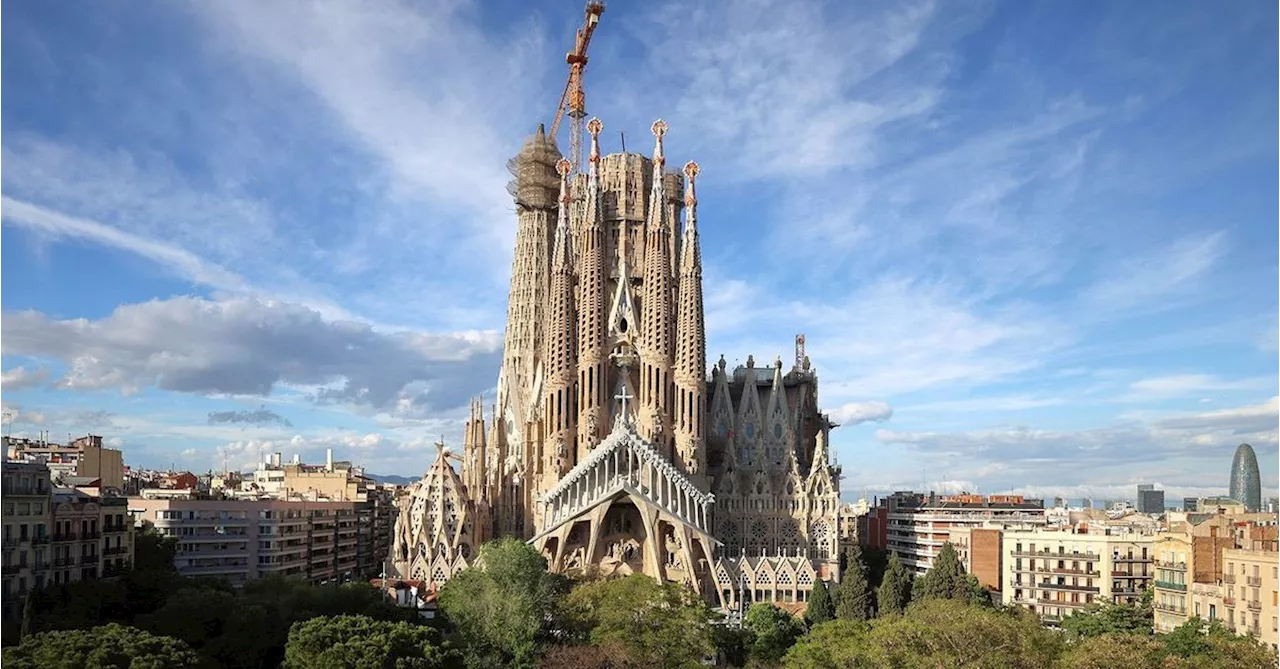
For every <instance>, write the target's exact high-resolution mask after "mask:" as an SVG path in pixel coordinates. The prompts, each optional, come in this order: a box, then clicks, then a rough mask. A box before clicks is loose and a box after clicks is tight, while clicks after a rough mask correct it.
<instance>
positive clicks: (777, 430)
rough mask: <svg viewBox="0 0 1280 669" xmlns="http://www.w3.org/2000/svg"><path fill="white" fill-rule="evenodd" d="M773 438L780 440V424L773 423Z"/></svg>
mask: <svg viewBox="0 0 1280 669" xmlns="http://www.w3.org/2000/svg"><path fill="white" fill-rule="evenodd" d="M773 437H774V438H775V439H781V438H782V423H775V424H774V426H773Z"/></svg>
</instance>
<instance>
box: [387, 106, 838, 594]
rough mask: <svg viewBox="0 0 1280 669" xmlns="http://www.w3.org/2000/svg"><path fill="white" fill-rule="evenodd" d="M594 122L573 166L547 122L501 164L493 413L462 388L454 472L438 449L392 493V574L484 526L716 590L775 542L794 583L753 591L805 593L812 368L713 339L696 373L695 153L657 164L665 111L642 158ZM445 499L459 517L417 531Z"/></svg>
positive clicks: (430, 560) (473, 536) (404, 572)
mask: <svg viewBox="0 0 1280 669" xmlns="http://www.w3.org/2000/svg"><path fill="white" fill-rule="evenodd" d="M588 130H589V132H590V134H591V152H590V168H589V171H588V173H587V174H585V175H583V174H576V175H575V174H571V173H570V170H571V166H570V165H569V163H568V161H564V160H560V159H559V154H558V152H557V151H556V149H555V146H554V144H552V143H551V141H550V140H548V139H547V138H546V137H545V136H544V135H543V134H542V133H541V130H540V131H539V133H538V134H537V135H535V136H534V137H533V138H532V139H530V140H529V141H528V142H527V143H526V144H525V147H524V149H523V150H522V151H521V153H520V155H518V156H517V157H516V158H515V159H513V161H512V162H511V164H510V168H511V170H512V172H513V174H514V175H515V177H516V179H515V181H514V182H513V184H512V186H511V188H510V191H511V192H512V194H513V195H514V196H515V199H516V210H517V219H518V221H517V231H516V242H515V254H514V258H513V261H512V277H511V290H510V300H509V303H508V313H507V327H506V335H505V344H504V352H503V361H502V368H501V370H500V374H499V380H498V389H497V398H496V403H495V405H494V406H493V407H492V411H491V412H490V415H489V416H488V417H487V419H486V417H485V416H484V411H483V407H481V406H480V405H479V404H478V403H477V404H473V406H472V412H471V417H470V420H469V421H468V423H467V427H466V436H465V443H464V448H463V455H462V458H461V459H462V467H461V470H462V471H461V475H460V476H455V475H454V474H453V473H452V472H453V469H452V467H451V466H450V465H449V464H448V463H447V462H446V457H445V456H444V451H443V450H442V452H441V455H440V456H439V457H437V460H436V463H435V464H433V466H432V468H431V471H429V472H428V474H427V477H426V478H424V479H423V482H422V483H420V484H417V485H416V486H415V487H414V491H413V493H412V495H411V496H412V497H413V500H414V501H413V502H412V503H411V504H409V505H408V506H406V507H404V508H402V513H401V516H400V521H399V523H398V525H397V530H396V537H397V546H398V547H399V548H398V550H397V560H396V564H397V568H398V569H400V571H401V573H400V575H401V576H402V577H405V578H415V579H422V580H426V581H432V580H434V577H433V575H432V574H433V573H434V570H435V567H434V566H431V567H430V568H429V569H428V568H427V565H436V564H437V561H439V560H441V559H443V560H444V562H441V563H440V564H441V565H446V566H445V567H444V568H443V569H444V570H445V571H447V570H448V569H451V568H456V567H457V565H458V564H460V563H459V562H458V560H459V559H460V558H461V560H462V561H463V562H465V560H466V559H467V553H466V552H467V551H474V549H475V547H476V545H477V542H480V541H484V540H487V539H490V538H494V537H497V536H517V537H521V538H524V539H526V540H528V541H530V542H531V543H532V544H533V545H534V546H535V547H536V548H537V549H538V550H539V551H541V552H542V553H543V554H544V555H546V556H547V559H548V561H549V563H550V565H551V568H552V569H555V570H560V571H566V572H568V571H574V570H584V569H587V568H595V569H599V570H601V571H603V572H605V573H633V572H635V573H646V574H650V575H652V576H654V577H655V578H660V579H666V580H672V581H677V582H683V583H686V584H688V585H689V586H690V587H692V588H694V589H695V590H698V591H699V592H702V593H704V594H705V595H706V596H707V597H708V599H715V598H716V597H715V596H714V595H713V593H714V592H719V593H720V596H719V599H720V600H722V601H721V603H722V604H725V605H726V606H727V605H728V604H729V602H727V601H723V600H724V597H725V594H724V593H725V592H727V591H729V590H732V588H724V587H722V586H723V584H718V583H717V576H716V575H717V574H720V573H723V574H728V575H732V577H733V578H734V579H739V578H741V576H742V575H743V574H752V575H755V574H757V573H760V574H763V573H764V572H761V571H760V568H759V566H758V565H759V564H764V563H762V562H761V560H762V559H764V558H774V559H775V560H774V561H779V560H781V562H785V563H786V564H788V565H789V566H788V567H787V569H785V570H783V571H785V573H787V574H788V576H787V577H786V578H788V579H791V581H792V583H790V584H782V585H786V586H788V587H777V586H780V584H779V583H778V582H777V581H776V580H774V581H773V582H772V585H771V586H770V587H759V588H756V587H752V588H750V590H751V591H752V592H753V595H756V594H759V593H764V592H768V593H770V594H769V595H768V596H769V597H770V598H773V597H780V598H782V599H784V600H785V599H788V598H789V599H791V600H792V601H795V600H798V599H804V595H803V594H797V592H807V590H808V589H809V588H810V587H812V582H813V578H814V577H815V575H819V576H818V577H826V578H836V577H837V574H836V570H837V560H838V554H839V550H840V541H839V536H840V533H839V475H840V471H839V468H837V467H835V466H833V465H832V464H831V462H830V456H829V452H828V448H827V444H828V439H829V433H830V430H831V428H833V427H834V425H833V424H832V423H830V422H829V421H828V420H827V418H826V416H825V415H824V414H823V413H822V412H821V411H820V410H819V409H818V406H817V376H816V373H815V372H814V370H813V369H812V368H811V367H810V365H809V361H808V359H807V358H804V357H803V356H802V355H798V356H797V360H796V362H795V364H794V365H793V366H792V368H791V369H789V370H786V371H784V369H783V365H782V362H781V360H778V361H775V362H774V364H773V365H771V366H767V367H760V368H757V367H756V365H755V361H754V358H751V357H748V359H747V363H746V365H745V366H741V367H738V368H737V369H732V370H730V369H728V368H727V365H726V363H725V361H724V359H723V357H721V359H720V360H719V362H718V363H717V364H716V365H715V366H714V368H713V369H711V370H710V374H708V368H707V360H706V357H707V353H706V328H705V323H704V315H703V311H704V307H703V288H702V261H701V255H700V253H701V251H700V241H699V232H698V223H697V195H696V181H697V177H698V172H699V168H698V165H697V164H696V163H692V162H690V163H688V164H686V165H685V166H684V168H683V170H682V171H681V173H679V174H676V173H670V172H668V171H667V170H666V169H665V167H666V160H665V155H664V136H665V134H666V131H667V126H666V124H665V123H664V122H662V121H657V122H655V123H654V124H653V127H652V130H653V134H654V136H655V146H654V151H653V154H652V157H646V156H641V155H637V154H632V153H621V154H613V155H609V156H602V155H601V153H600V144H599V136H600V132H601V130H602V125H601V123H600V122H599V120H593V121H592V122H591V123H589V124H588ZM555 176H558V177H559V178H558V179H556V178H555ZM682 223H683V225H682ZM446 470H447V471H446ZM433 482H438V485H437V484H436V483H433ZM447 500H453V502H452V503H453V505H454V509H455V512H457V513H459V514H460V515H459V518H458V520H457V524H456V525H453V526H450V528H448V529H447V530H446V531H444V532H439V531H436V530H435V529H432V530H431V531H429V532H427V531H426V530H424V529H423V528H427V527H428V526H430V527H431V528H436V526H437V525H438V524H439V523H440V522H441V521H440V520H439V518H438V517H437V516H436V515H432V514H436V513H437V511H438V510H439V509H440V508H441V506H440V505H442V504H448V502H447ZM463 510H465V511H463ZM399 549H403V552H401V551H400V550H399ZM783 557H786V558H787V559H786V560H782V558H783ZM781 562H780V563H781ZM801 563H803V565H801ZM768 564H773V563H772V562H768ZM401 565H403V568H401ZM774 571H777V570H774ZM769 573H771V574H772V573H773V572H772V571H771V572H769ZM778 573H782V572H778ZM802 575H803V577H802ZM753 578H754V576H753ZM771 578H782V577H781V576H775V577H771ZM780 593H782V594H780ZM735 596H736V595H735Z"/></svg>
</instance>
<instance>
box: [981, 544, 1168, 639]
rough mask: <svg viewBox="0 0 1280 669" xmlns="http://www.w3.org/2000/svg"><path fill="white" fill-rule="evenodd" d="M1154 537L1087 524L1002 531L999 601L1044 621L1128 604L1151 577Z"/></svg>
mask: <svg viewBox="0 0 1280 669" xmlns="http://www.w3.org/2000/svg"><path fill="white" fill-rule="evenodd" d="M1154 543H1155V537H1154V536H1151V535H1143V534H1135V533H1126V534H1112V533H1109V532H1107V531H1106V530H1105V529H1102V528H1098V529H1097V531H1094V532H1090V531H1089V527H1088V526H1079V527H1076V528H1072V529H1069V530H1006V531H1004V532H1003V547H1002V553H1003V562H1004V573H1003V577H1002V585H1003V587H1002V589H1001V600H1002V601H1003V602H1004V604H1005V605H1014V606H1023V607H1026V608H1027V609H1030V610H1031V611H1033V612H1035V613H1036V614H1037V615H1039V616H1040V618H1041V619H1042V620H1044V621H1045V622H1048V623H1057V622H1060V621H1061V620H1062V618H1064V617H1066V616H1068V615H1071V614H1072V613H1075V612H1076V611H1080V610H1083V609H1084V607H1086V606H1088V605H1089V604H1092V603H1094V602H1112V603H1117V604H1122V603H1132V602H1135V601H1137V600H1138V599H1139V598H1140V597H1141V596H1142V591H1143V590H1144V589H1145V588H1147V587H1148V586H1149V585H1150V584H1151V580H1152V578H1153V576H1154V573H1155V572H1154V568H1153V566H1152V563H1153V558H1152V548H1153V546H1154Z"/></svg>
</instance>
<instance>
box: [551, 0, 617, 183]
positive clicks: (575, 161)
mask: <svg viewBox="0 0 1280 669" xmlns="http://www.w3.org/2000/svg"><path fill="white" fill-rule="evenodd" d="M603 13H604V3H603V2H599V1H598V0H593V1H591V2H588V3H587V7H586V10H585V16H584V18H583V21H582V27H581V28H578V32H577V37H576V39H575V41H574V45H573V51H570V52H569V53H567V54H565V57H564V60H565V62H566V63H568V64H569V80H568V81H566V82H565V85H564V92H563V93H561V94H560V104H559V105H558V106H557V107H556V117H555V120H554V121H552V122H551V137H555V136H556V133H557V132H559V131H560V121H561V120H562V119H563V118H564V116H565V114H566V113H567V114H568V115H569V165H570V167H571V169H572V170H573V172H581V171H582V134H583V119H585V118H586V117H587V96H586V93H585V92H584V91H583V90H582V72H583V70H585V69H586V67H587V46H588V45H590V44H591V34H592V33H594V32H595V30H596V25H597V24H599V23H600V15H601V14H603Z"/></svg>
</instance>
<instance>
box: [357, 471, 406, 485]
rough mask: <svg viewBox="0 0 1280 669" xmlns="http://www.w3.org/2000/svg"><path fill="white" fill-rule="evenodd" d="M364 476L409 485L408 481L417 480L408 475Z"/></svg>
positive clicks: (394, 483)
mask: <svg viewBox="0 0 1280 669" xmlns="http://www.w3.org/2000/svg"><path fill="white" fill-rule="evenodd" d="M365 476H368V477H369V478H371V479H373V480H375V481H377V482H378V483H390V484H392V485H409V484H410V483H413V482H414V481H417V480H418V479H416V478H410V477H408V476H395V475H393V474H365Z"/></svg>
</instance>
